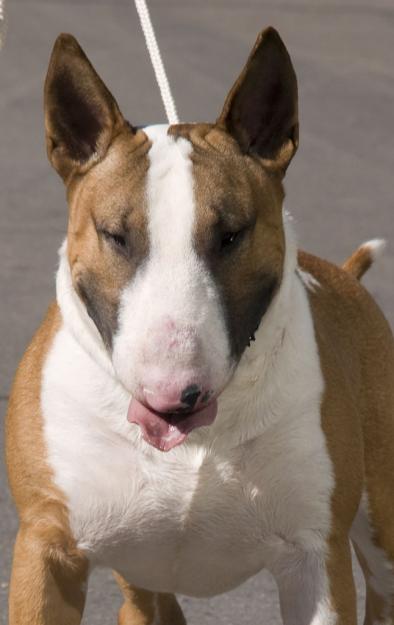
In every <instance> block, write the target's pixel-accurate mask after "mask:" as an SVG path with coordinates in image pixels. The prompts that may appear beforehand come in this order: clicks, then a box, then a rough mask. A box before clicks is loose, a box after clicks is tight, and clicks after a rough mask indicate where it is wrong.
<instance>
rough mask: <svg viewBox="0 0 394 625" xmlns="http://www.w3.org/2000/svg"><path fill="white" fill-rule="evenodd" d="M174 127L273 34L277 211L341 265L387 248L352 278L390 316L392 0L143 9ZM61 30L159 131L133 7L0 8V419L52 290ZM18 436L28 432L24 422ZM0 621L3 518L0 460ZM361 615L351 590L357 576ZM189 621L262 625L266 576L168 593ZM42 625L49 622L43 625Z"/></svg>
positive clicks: (111, 602)
mask: <svg viewBox="0 0 394 625" xmlns="http://www.w3.org/2000/svg"><path fill="white" fill-rule="evenodd" d="M150 7H151V12H152V17H153V21H154V24H155V26H156V29H157V36H158V39H159V41H160V45H161V49H162V53H163V57H164V59H165V62H166V66H167V69H168V74H169V78H170V81H171V84H172V86H173V90H174V95H175V99H176V102H177V105H178V110H179V113H180V116H181V118H182V119H183V120H184V121H212V120H214V119H215V118H216V116H217V114H218V113H219V112H220V110H221V106H222V104H223V101H224V98H225V95H226V93H227V91H228V89H229V88H230V86H231V84H232V82H233V80H234V79H235V77H236V76H237V74H238V72H239V71H240V69H241V67H242V65H243V63H244V61H245V59H246V56H247V55H248V53H249V51H250V48H251V46H252V44H253V42H254V40H255V37H256V35H257V33H258V31H259V30H260V29H261V28H263V27H264V26H267V25H273V26H275V27H276V28H277V29H278V30H279V32H280V33H281V35H282V37H283V39H284V41H285V43H286V45H287V46H288V49H289V51H290V54H291V56H292V58H293V62H294V65H295V68H296V71H297V74H298V80H299V93H300V149H299V152H298V154H297V156H296V158H295V160H294V162H293V163H292V164H291V166H290V169H289V172H288V176H287V183H286V189H287V199H286V204H287V208H288V209H289V210H290V211H291V212H292V213H293V215H294V219H295V222H296V230H297V232H298V237H299V242H300V246H302V247H303V248H304V249H307V250H308V251H311V252H313V253H317V254H319V255H321V256H323V257H326V258H328V259H330V260H333V261H334V262H341V261H342V260H343V259H344V258H346V256H347V255H348V254H349V253H350V252H351V251H352V250H353V249H354V248H355V247H357V246H358V245H359V244H360V243H361V242H362V241H365V240H367V239H370V238H373V237H377V236H383V237H385V238H387V239H388V243H389V246H388V249H387V251H386V254H385V256H384V257H383V258H382V259H381V260H380V261H379V263H378V264H377V265H376V266H375V267H374V268H373V269H372V270H371V271H370V273H369V274H368V276H367V277H366V279H365V284H366V285H367V287H368V288H369V289H370V291H371V292H372V293H373V295H374V296H375V298H376V299H377V301H378V302H379V303H380V305H381V307H382V308H383V310H384V312H385V314H386V316H387V317H388V319H389V320H390V322H391V323H392V324H393V322H394V292H393V268H394V225H393V214H394V201H393V186H394V185H393V180H394V132H393V130H394V66H393V56H394V54H393V53H394V5H393V0H270V1H264V0H245V1H242V0H195V1H194V2H193V1H192V0H168V1H165V0H150ZM59 32H71V33H73V34H74V35H75V36H76V37H77V38H78V39H79V41H80V43H81V45H82V47H83V48H84V49H85V51H86V52H87V54H88V56H89V57H90V59H91V60H92V62H93V64H94V65H95V66H96V69H97V70H98V72H99V73H100V75H101V76H102V77H103V79H104V80H105V82H106V83H107V85H108V87H109V88H110V90H111V91H112V92H113V93H114V95H115V97H116V98H117V100H118V102H119V104H120V106H121V109H122V111H123V112H124V114H125V115H126V116H127V117H128V119H129V120H130V121H131V122H132V123H133V124H136V125H138V124H146V123H153V122H161V121H165V119H164V114H163V110H162V106H161V102H160V98H159V94H158V90H157V87H156V85H155V81H154V78H153V74H152V70H151V67H150V64H149V60H148V56H147V52H146V50H145V47H144V41H143V38H142V34H141V32H140V27H139V22H138V20H137V16H136V12H135V9H134V6H133V3H132V0H84V1H83V2H82V1H81V2H79V1H77V0H63V1H61V0H40V1H36V0H24V1H18V0H10V2H9V4H8V37H7V40H6V45H5V48H4V50H3V51H2V52H0V137H1V141H0V189H1V203H0V341H1V343H0V346H1V352H0V353H1V356H2V357H1V359H0V413H1V415H3V414H4V412H5V408H6V402H7V397H8V393H9V387H10V383H11V380H12V376H13V373H14V371H15V368H16V365H17V362H18V360H19V359H20V357H21V355H22V353H23V351H24V349H25V347H26V345H27V343H28V341H29V339H30V337H31V336H32V334H33V332H34V330H35V328H36V327H37V326H38V324H39V322H40V320H41V318H42V316H43V314H44V311H45V309H46V306H47V304H48V302H49V301H50V300H51V298H52V297H53V295H54V274H55V270H56V264H57V249H58V247H59V245H60V243H61V241H62V239H63V237H64V234H65V227H66V218H67V211H66V203H65V196H64V190H63V187H62V184H61V182H60V180H59V179H58V178H57V177H56V174H55V173H54V172H53V171H51V169H50V166H49V164H48V162H47V160H46V154H45V148H44V133H43V114H42V87H43V82H44V78H45V73H46V68H47V63H48V59H49V55H50V51H51V47H52V45H53V42H54V40H55V38H56V36H57V35H58V34H59ZM26 427H29V423H28V419H27V421H26ZM0 468H1V470H0V519H1V520H0V624H1V625H5V623H6V620H7V616H6V615H7V610H6V596H7V589H8V579H9V573H10V566H11V554H12V544H13V540H14V536H15V532H16V529H17V518H16V514H15V510H14V507H13V504H12V502H11V499H10V497H9V495H8V490H7V485H6V477H5V470H4V468H3V466H2V465H1V466H0ZM357 579H358V588H359V592H360V602H359V603H360V615H361V613H362V593H363V588H362V583H361V580H360V576H359V574H358V573H357ZM181 602H182V605H183V606H184V609H185V613H186V615H187V617H188V621H189V623H190V625H214V624H215V625H252V624H253V625H259V624H261V625H262V624H269V625H276V624H277V623H280V617H279V609H278V602H277V593H276V589H275V585H274V583H273V581H272V579H271V578H270V577H269V576H268V574H266V573H261V574H260V575H258V576H256V577H254V578H253V579H251V580H249V581H248V582H247V583H246V584H244V585H243V586H242V587H240V588H238V589H237V590H235V591H233V592H231V593H227V594H225V595H222V596H219V597H216V598H213V599H210V600H194V599H190V598H186V597H181ZM119 604H120V597H119V593H118V590H117V588H116V586H115V583H114V582H113V580H112V576H111V574H110V572H108V571H98V572H95V573H94V574H93V576H92V579H91V583H90V590H89V596H88V606H87V610H86V615H85V617H84V621H83V622H84V624H85V625H86V624H89V625H110V624H113V623H115V622H116V617H115V613H116V609H117V607H118V606H119ZM54 625H55V624H54Z"/></svg>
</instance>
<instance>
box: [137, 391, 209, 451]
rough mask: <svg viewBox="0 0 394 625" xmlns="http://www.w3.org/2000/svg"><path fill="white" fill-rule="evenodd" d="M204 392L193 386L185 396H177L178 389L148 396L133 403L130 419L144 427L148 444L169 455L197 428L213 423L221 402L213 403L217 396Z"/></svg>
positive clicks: (178, 393) (147, 394) (144, 434)
mask: <svg viewBox="0 0 394 625" xmlns="http://www.w3.org/2000/svg"><path fill="white" fill-rule="evenodd" d="M188 389H190V390H189V391H188ZM193 389H194V392H193ZM200 389H201V387H200V386H198V385H197V384H190V385H188V386H187V387H186V389H184V391H185V390H186V393H185V392H184V393H183V394H182V392H180V391H179V389H177V391H176V392H174V391H175V389H174V388H172V389H170V388H168V392H167V393H161V394H160V395H158V394H153V393H144V394H143V397H142V398H141V400H139V399H137V398H133V399H132V400H131V402H130V405H129V409H128V413H127V419H128V421H129V422H130V423H136V424H137V425H139V426H140V427H141V431H142V435H143V438H144V440H145V441H146V442H147V443H149V444H150V445H153V447H156V449H159V450H160V451H169V450H170V449H172V448H173V447H176V446H177V445H180V444H181V443H183V441H184V440H185V438H186V437H187V435H188V434H189V433H190V432H191V431H192V430H194V429H195V428H198V427H202V426H204V425H211V423H213V421H214V419H215V417H216V414H217V401H216V399H215V400H213V401H209V399H210V397H211V396H212V394H213V393H211V392H210V391H207V390H200ZM197 395H198V397H196V396H197ZM181 398H183V400H184V401H181ZM208 402H209V403H208Z"/></svg>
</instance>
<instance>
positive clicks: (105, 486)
mask: <svg viewBox="0 0 394 625" xmlns="http://www.w3.org/2000/svg"><path fill="white" fill-rule="evenodd" d="M292 301H293V307H292V311H293V313H292V315H291V316H290V319H289V323H288V326H287V330H286V334H285V335H283V337H282V340H281V344H280V345H281V347H280V349H281V351H280V358H279V357H278V358H276V360H275V365H274V366H272V365H269V362H268V363H267V358H266V356H265V354H266V351H267V336H268V337H269V336H271V334H270V332H274V329H275V323H276V322H277V314H275V315H273V318H272V319H271V320H270V312H269V313H268V314H267V316H266V318H265V324H266V325H265V327H264V324H263V327H262V330H261V331H260V333H259V334H260V338H259V336H257V341H256V344H255V346H254V347H253V349H251V350H250V351H249V352H248V353H247V354H246V355H245V357H244V360H243V364H241V365H240V366H239V367H238V369H237V372H236V374H235V376H234V378H233V380H232V382H231V384H230V386H229V387H228V388H227V389H226V390H225V391H224V393H222V395H221V396H220V401H219V411H218V415H217V417H216V420H215V422H214V424H213V425H211V426H209V427H208V428H200V429H197V430H194V431H193V432H192V433H191V434H190V435H189V437H188V439H187V441H186V442H185V443H183V444H182V445H181V446H179V447H176V448H174V449H173V450H171V451H170V452H169V453H168V454H164V453H162V452H160V451H158V450H156V449H154V448H152V447H150V446H149V445H147V443H145V442H144V441H143V440H142V438H141V436H140V431H139V428H138V426H136V425H131V424H129V423H128V422H127V419H126V414H127V408H128V403H129V401H130V396H129V395H128V394H127V392H126V391H124V390H123V387H122V386H120V384H119V383H118V382H116V381H115V380H114V378H113V377H111V374H110V370H109V369H108V368H107V371H106V369H105V367H104V366H103V361H102V357H101V356H100V353H97V355H96V357H93V358H92V356H90V355H89V354H88V350H86V349H85V348H83V347H82V346H81V345H80V344H79V342H77V341H76V340H75V339H74V338H73V336H72V334H71V333H70V331H69V330H68V329H67V328H65V327H64V328H62V329H61V330H60V331H59V332H58V334H57V336H56V338H55V341H54V343H53V345H52V348H51V350H50V353H49V355H48V357H47V359H46V363H45V367H44V372H43V380H42V410H43V417H44V433H45V438H46V443H47V448H48V461H49V464H50V466H51V468H52V470H53V474H54V479H55V482H56V484H57V485H58V487H59V488H61V489H62V491H63V492H64V494H65V497H66V500H67V503H68V507H69V512H70V523H71V528H72V531H73V533H74V536H75V538H76V540H77V542H78V544H79V545H80V547H81V548H83V549H85V550H86V552H87V553H88V556H89V559H90V561H91V562H92V565H95V564H98V565H104V566H108V567H112V568H114V569H116V570H118V571H119V572H120V573H122V574H123V575H124V576H125V577H126V578H127V580H128V581H129V583H131V584H134V585H136V586H139V587H142V588H146V589H151V590H159V591H168V592H180V593H183V594H189V595H194V596H204V595H205V596H207V595H213V594H217V593H220V592H223V591H225V590H228V589H230V588H232V587H235V586H237V585H238V584H240V583H241V582H242V581H244V580H245V579H246V578H247V577H249V576H251V575H253V574H254V573H256V572H257V571H259V570H260V569H261V568H263V567H267V568H268V569H270V570H271V571H272V572H275V570H277V569H278V568H280V567H281V566H282V565H283V563H284V562H285V566H286V567H288V566H291V565H292V562H293V563H294V564H296V563H297V561H298V557H299V553H300V550H302V551H305V550H308V549H314V550H315V549H317V548H321V547H322V546H323V545H324V540H325V537H326V536H327V533H328V531H329V529H330V499H331V493H332V488H333V471H332V465H331V461H330V459H329V457H328V453H327V449H326V441H325V438H324V435H323V433H322V429H321V424H320V401H321V394H322V392H323V389H324V381H323V379H322V376H321V370H320V363H319V358H318V354H317V348H316V342H315V339H314V332H313V324H312V320H311V317H310V311H309V307H308V304H307V299H306V296H305V292H304V290H303V289H302V288H301V287H300V285H299V283H298V282H296V283H295V290H294V293H293V297H292ZM274 312H275V311H274ZM264 332H265V333H266V337H265V339H264ZM86 336H87V335H86V332H81V337H82V338H83V337H85V338H86ZM264 341H265V343H264ZM99 362H101V364H98V363H99ZM263 370H264V384H262V383H261V382H260V377H261V376H262V375H263Z"/></svg>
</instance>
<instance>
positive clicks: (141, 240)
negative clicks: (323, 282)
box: [45, 28, 298, 450]
mask: <svg viewBox="0 0 394 625" xmlns="http://www.w3.org/2000/svg"><path fill="white" fill-rule="evenodd" d="M45 117H46V133H47V148H48V155H49V159H50V161H51V163H52V165H53V166H54V167H55V169H56V170H57V171H58V173H59V174H60V175H61V176H62V178H63V180H64V181H65V184H66V186H67V194H68V200H69V207H70V216H69V226H68V243H67V254H68V261H69V265H70V272H71V277H72V284H73V288H74V289H75V292H76V293H77V294H78V297H79V298H80V300H81V302H83V305H84V306H85V308H86V311H87V313H88V315H89V316H90V317H91V319H92V320H93V322H94V324H95V325H96V327H97V330H98V332H99V335H100V337H101V339H100V340H101V341H102V343H103V344H104V345H105V347H106V349H107V351H108V354H109V355H110V357H111V359H112V363H113V367H114V369H115V372H116V375H117V377H118V378H119V380H120V381H121V383H122V384H123V386H124V387H125V388H126V389H127V390H128V391H129V392H130V393H131V395H132V397H133V400H132V401H131V404H130V409H129V415H128V416H129V420H130V421H132V422H136V423H139V425H140V426H141V428H142V432H143V435H144V437H145V439H146V440H147V441H148V442H150V443H151V444H153V445H155V446H156V447H158V448H160V449H164V450H168V449H170V448H172V447H173V446H175V445H177V444H179V443H180V442H182V441H183V440H184V438H185V436H186V435H187V433H188V432H189V431H191V430H192V429H194V428H195V427H198V426H200V425H207V424H209V423H211V422H212V421H213V419H214V417H215V414H216V398H217V397H218V395H219V394H220V392H221V391H222V390H223V388H224V387H225V386H226V384H227V382H228V381H229V379H230V378H231V376H232V373H233V372H234V369H235V368H236V366H237V364H238V362H239V360H240V358H241V356H242V354H243V352H244V350H245V349H246V348H247V346H248V344H249V341H250V339H251V337H253V334H254V332H255V331H256V328H257V327H258V326H259V324H260V322H262V323H264V320H263V317H264V315H265V313H266V311H267V309H268V308H269V306H270V305H271V302H272V301H273V299H274V298H275V295H276V293H277V292H278V290H279V288H280V285H281V280H282V276H283V263H284V255H285V239H284V230H283V219H282V203H283V197H284V192H283V186H282V179H283V176H284V173H285V171H286V168H287V166H288V164H289V162H290V160H291V158H292V157H293V155H294V153H295V151H296V149H297V144H298V121H297V82H296V77H295V73H294V70H293V67H292V64H291V61H290V57H289V55H288V53H287V51H286V48H285V46H284V44H283V42H282V40H281V39H280V37H279V35H278V34H277V32H276V31H275V30H274V29H272V28H268V29H267V30H265V31H263V32H262V33H261V34H260V36H259V37H258V39H257V42H256V44H255V46H254V48H253V50H252V53H251V55H250V57H249V59H248V61H247V63H246V66H245V68H244V69H243V71H242V73H241V75H240V77H239V78H238V80H237V81H236V83H235V85H234V86H233V88H232V89H231V91H230V93H229V95H228V97H227V99H226V101H225V104H224V108H223V111H222V113H221V115H220V116H219V118H218V120H217V121H216V123H213V124H179V125H173V126H169V127H167V126H150V127H147V128H144V129H136V128H134V127H133V126H132V125H131V124H130V123H129V122H127V121H125V119H124V118H123V116H122V114H121V112H120V111H119V108H118V105H117V103H116V101H115V100H114V98H113V97H112V95H111V94H110V93H109V91H108V90H107V88H106V87H105V85H104V84H103V82H102V81H101V79H100V78H99V76H98V75H97V74H96V72H95V70H94V69H93V67H92V66H91V64H90V62H89V61H88V59H87V58H86V56H85V54H84V53H83V51H82V50H81V48H80V47H79V45H78V43H77V42H76V41H75V39H74V38H73V37H71V36H70V35H61V36H60V37H59V38H58V40H57V41H56V44H55V47H54V51H53V53H52V58H51V62H50V66H49V70H48V75H47V80H46V86H45Z"/></svg>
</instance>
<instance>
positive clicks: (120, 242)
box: [102, 230, 126, 249]
mask: <svg viewBox="0 0 394 625" xmlns="http://www.w3.org/2000/svg"><path fill="white" fill-rule="evenodd" d="M102 234H103V235H104V237H105V238H106V239H107V240H108V241H110V242H111V243H114V244H115V245H116V247H119V248H120V249H125V248H126V239H125V237H124V236H123V235H122V234H118V233H117V232H109V231H108V230H102Z"/></svg>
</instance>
